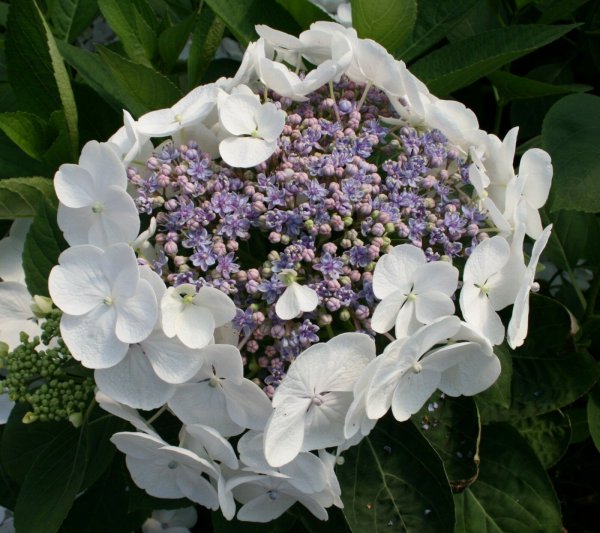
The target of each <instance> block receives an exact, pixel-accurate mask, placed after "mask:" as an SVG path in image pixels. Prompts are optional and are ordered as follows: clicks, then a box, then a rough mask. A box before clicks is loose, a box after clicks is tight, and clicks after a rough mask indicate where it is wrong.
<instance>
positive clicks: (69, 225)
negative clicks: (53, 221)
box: [54, 141, 140, 248]
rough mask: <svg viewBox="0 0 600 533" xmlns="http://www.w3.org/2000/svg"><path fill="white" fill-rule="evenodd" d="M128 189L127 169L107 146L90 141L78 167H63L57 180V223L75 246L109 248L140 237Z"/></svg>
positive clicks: (138, 223)
mask: <svg viewBox="0 0 600 533" xmlns="http://www.w3.org/2000/svg"><path fill="white" fill-rule="evenodd" d="M126 186H127V176H126V172H125V166H124V165H123V163H122V162H121V160H120V159H119V157H118V156H117V155H116V154H115V152H114V151H113V149H112V148H110V146H109V145H108V144H106V143H105V144H100V143H98V142H96V141H90V142H88V143H87V144H86V145H85V146H84V147H83V150H82V151H81V156H80V157H79V163H78V164H77V165H74V164H70V163H69V164H64V165H61V166H60V168H59V170H58V172H57V173H56V175H55V177H54V188H55V189H56V196H57V197H58V199H59V200H60V204H59V207H58V215H57V221H58V226H59V227H60V229H61V230H62V231H63V233H64V236H65V239H66V240H67V242H68V243H69V244H70V245H71V246H75V245H78V244H93V245H94V246H98V247H100V248H107V247H108V246H110V245H111V244H115V243H118V242H131V241H133V240H134V239H135V238H136V236H137V234H138V232H139V229H140V218H139V215H138V211H137V208H136V207H135V203H134V201H133V198H131V196H129V194H128V193H127V191H126V190H125V188H126Z"/></svg>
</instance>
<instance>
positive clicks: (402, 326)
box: [371, 244, 458, 339]
mask: <svg viewBox="0 0 600 533" xmlns="http://www.w3.org/2000/svg"><path fill="white" fill-rule="evenodd" d="M457 284H458V269H456V267H453V266H452V265H450V264H449V263H446V262H444V261H436V262H431V263H428V262H427V259H426V257H425V253H424V252H423V250H421V249H420V248H417V247H416V246H413V245H412V244H401V245H400V246H396V247H394V248H393V249H392V251H391V252H390V253H388V254H386V255H384V256H383V257H382V258H381V259H379V261H378V262H377V265H376V266H375V272H374V274H373V293H374V294H375V296H376V297H377V298H379V299H381V300H382V301H381V302H379V304H378V305H377V307H376V308H375V312H374V313H373V318H372V319H371V327H372V328H373V329H374V330H375V331H377V332H379V333H385V332H386V331H388V330H390V329H391V328H392V326H394V324H395V325H396V337H397V338H398V339H401V338H403V337H406V336H408V335H410V334H411V333H412V332H413V331H415V330H416V329H418V328H419V327H420V326H422V325H423V324H429V323H431V322H433V321H434V320H436V319H438V318H440V317H442V316H447V315H451V314H453V313H454V303H453V302H452V299H451V298H450V296H452V294H453V293H454V291H455V290H456V286H457Z"/></svg>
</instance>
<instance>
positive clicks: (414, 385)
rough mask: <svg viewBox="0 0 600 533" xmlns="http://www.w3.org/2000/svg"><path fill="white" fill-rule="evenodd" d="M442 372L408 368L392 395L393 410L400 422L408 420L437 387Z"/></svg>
mask: <svg viewBox="0 0 600 533" xmlns="http://www.w3.org/2000/svg"><path fill="white" fill-rule="evenodd" d="M439 382H440V373H439V372H437V371H436V370H432V369H428V368H423V370H422V371H421V372H419V373H416V372H413V371H412V370H408V371H407V372H406V373H405V374H404V375H403V376H402V377H401V378H400V380H399V381H398V384H397V386H396V389H395V391H394V395H393V397H392V412H393V413H394V418H395V419H396V420H398V422H404V421H405V420H408V419H409V418H410V416H411V415H413V414H414V413H416V412H417V411H418V410H419V409H421V407H423V405H424V404H425V402H426V401H427V399H428V398H429V397H430V396H431V395H432V394H433V392H434V391H435V389H437V387H438V384H439Z"/></svg>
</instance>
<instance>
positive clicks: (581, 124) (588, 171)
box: [542, 94, 600, 213]
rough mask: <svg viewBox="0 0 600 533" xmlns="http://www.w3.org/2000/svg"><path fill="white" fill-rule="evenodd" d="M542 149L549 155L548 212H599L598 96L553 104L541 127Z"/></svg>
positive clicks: (599, 104) (574, 96) (599, 133)
mask: <svg viewBox="0 0 600 533" xmlns="http://www.w3.org/2000/svg"><path fill="white" fill-rule="evenodd" d="M542 140H543V145H544V148H545V149H546V150H547V151H548V153H549V154H550V155H551V156H552V165H553V167H554V177H553V179H552V190H551V196H550V200H551V203H550V205H551V211H557V210H559V209H572V210H575V211H585V212H588V213H590V212H592V213H596V212H599V211H600V180H598V175H600V160H599V159H598V146H599V145H600V98H599V97H598V96H594V95H591V94H574V95H571V96H566V97H565V98H562V99H561V100H559V101H558V102H557V103H556V104H554V105H553V106H552V108H551V109H550V111H549V112H548V114H547V115H546V118H545V119H544V124H543V126H542Z"/></svg>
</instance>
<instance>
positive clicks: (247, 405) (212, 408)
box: [169, 344, 271, 437]
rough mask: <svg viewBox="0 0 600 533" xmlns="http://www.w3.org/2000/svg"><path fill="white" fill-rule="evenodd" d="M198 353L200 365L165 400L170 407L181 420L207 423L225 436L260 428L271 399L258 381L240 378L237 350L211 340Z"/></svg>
mask: <svg viewBox="0 0 600 533" xmlns="http://www.w3.org/2000/svg"><path fill="white" fill-rule="evenodd" d="M202 353H203V355H204V357H205V359H206V362H205V364H204V366H203V367H202V368H201V369H200V371H199V372H198V373H197V374H196V375H195V376H194V379H193V380H192V382H190V383H185V384H183V385H179V386H178V387H177V391H176V392H175V394H174V395H173V397H172V398H171V399H170V400H169V407H170V408H171V410H172V411H173V412H174V413H175V414H176V415H177V416H178V417H179V418H180V419H181V420H182V421H183V422H184V423H185V424H203V425H207V426H211V427H213V428H215V429H216V430H217V431H219V432H220V433H221V434H222V435H223V436H225V437H228V436H231V435H238V434H240V433H241V432H242V431H243V429H244V428H250V429H262V428H264V425H265V422H266V421H267V418H268V417H269V415H270V414H271V403H270V402H269V399H268V398H267V396H266V395H265V393H264V392H262V390H261V389H260V387H259V386H258V385H256V384H255V383H254V382H252V381H250V380H249V379H246V378H244V368H243V365H242V357H241V355H240V352H239V350H238V349H237V348H236V347H235V346H231V345H228V344H213V345H210V346H207V347H206V348H204V349H203V350H202ZM199 405H201V406H202V408H201V409H199V408H198V406H199Z"/></svg>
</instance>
